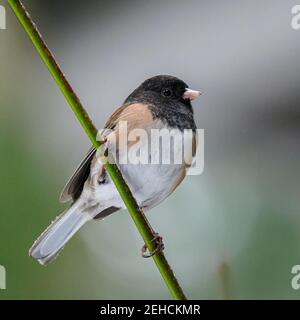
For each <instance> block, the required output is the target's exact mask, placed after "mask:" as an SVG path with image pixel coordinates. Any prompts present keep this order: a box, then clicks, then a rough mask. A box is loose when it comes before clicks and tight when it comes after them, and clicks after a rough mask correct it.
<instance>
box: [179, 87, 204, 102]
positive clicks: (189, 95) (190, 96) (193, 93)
mask: <svg viewBox="0 0 300 320" xmlns="http://www.w3.org/2000/svg"><path fill="white" fill-rule="evenodd" d="M200 95H201V92H200V91H197V90H191V89H189V88H186V89H185V93H184V94H183V96H182V97H183V99H184V100H190V101H193V100H195V99H197V98H198V97H199V96H200Z"/></svg>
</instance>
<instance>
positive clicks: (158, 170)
mask: <svg viewBox="0 0 300 320" xmlns="http://www.w3.org/2000/svg"><path fill="white" fill-rule="evenodd" d="M120 169H121V172H122V174H123V176H124V179H125V180H126V182H127V183H128V185H129V188H130V190H131V191H132V192H133V194H134V196H135V199H136V200H137V202H138V204H139V206H141V207H142V208H145V209H150V208H152V207H154V206H156V205H157V204H158V203H160V202H161V201H163V200H164V199H165V198H166V197H167V196H169V195H170V193H171V192H172V191H173V190H174V187H175V186H176V184H177V181H178V180H179V179H180V177H181V176H182V170H183V168H182V165H176V164H127V165H121V166H120Z"/></svg>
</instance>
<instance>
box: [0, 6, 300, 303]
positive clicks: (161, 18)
mask: <svg viewBox="0 0 300 320" xmlns="http://www.w3.org/2000/svg"><path fill="white" fill-rule="evenodd" d="M24 3H25V4H26V6H27V8H28V10H29V11H30V13H31V15H32V17H33V19H34V20H35V21H36V23H37V25H38V26H39V29H40V31H41V32H42V34H43V35H44V38H45V40H46V42H47V43H48V45H49V47H50V48H51V50H52V51H53V53H54V55H55V56H56V58H57V60H58V62H59V64H60V65H61V67H62V69H63V70H64V72H65V73H66V75H67V77H68V79H69V80H70V82H71V84H72V85H73V86H74V89H75V91H76V92H77V93H78V95H79V97H80V98H81V100H82V102H83V104H84V105H85V106H86V108H87V110H88V112H89V113H90V115H91V117H92V118H93V119H94V122H95V123H96V125H97V126H98V127H99V128H100V127H102V126H103V124H104V122H105V120H106V119H107V117H108V116H109V115H110V114H111V113H112V112H113V111H114V110H115V109H116V107H118V106H120V104H121V103H122V101H123V100H124V99H125V98H126V97H127V95H128V94H129V93H130V92H131V91H132V90H133V89H134V88H135V87H136V86H137V85H138V84H139V83H140V82H142V81H143V80H144V79H146V78H148V77H150V76H153V75H156V74H172V75H176V76H178V77H180V78H182V79H184V80H185V81H186V82H187V83H188V84H189V85H190V87H192V88H195V89H199V90H201V91H202V92H203V93H204V94H203V96H201V98H200V99H199V100H198V101H196V102H195V103H194V110H195V116H196V119H197V124H198V127H199V128H204V129H205V170H204V173H203V174H202V175H201V176H190V177H188V178H187V179H186V180H185V181H184V183H183V184H182V185H181V186H180V188H179V189H177V191H176V192H175V193H174V194H173V195H172V196H171V197H170V198H168V199H167V200H166V201H165V202H164V203H163V204H162V205H160V206H159V207H157V208H155V209H153V210H152V211H151V213H150V214H149V215H148V217H149V219H150V221H151V223H152V225H153V227H154V228H155V229H156V230H157V231H158V232H159V233H160V234H161V235H163V236H164V241H165V245H166V249H165V253H166V255H167V257H168V259H169V261H170V263H171V265H172V266H173V268H174V271H175V273H176V275H177V276H178V279H179V281H180V282H181V283H182V286H183V288H184V290H185V291H186V294H187V295H188V297H189V298H193V299H210V298H215V299H224V298H238V299H245V298H247V299H253V298H256V299H265V298H271V299H275V298H283V299H286V298H292V299H298V298H300V291H295V290H293V289H292V287H291V279H292V275H291V268H292V266H293V265H295V264H300V232H299V231H300V199H299V193H300V173H299V159H300V150H299V138H300V110H299V104H300V86H299V83H300V63H299V57H300V30H299V31H295V30H293V29H292V28H291V25H290V22H291V18H292V15H291V8H292V6H293V5H295V4H296V3H295V1H287V0H285V1H280V0H272V1H271V0H268V1H267V0H263V1H250V0H247V1H235V0H230V1H229V0H225V1H222V2H221V1H211V0H210V1H208V0H207V1H199V0H198V1H196V0H186V1H171V0H163V1H154V0H153V1H108V0H107V1H99V0H98V1H96V0H93V1H92V0H89V1H71V0H70V1H67V0H65V1H58V0H55V1H54V0H53V1H45V0H44V1H37V0H27V1H24ZM0 4H1V5H4V6H5V7H6V9H7V10H6V11H7V30H0V119H1V126H0V150H1V151H0V164H1V170H0V183H1V184H0V200H1V207H0V264H2V265H4V266H5V267H6V270H7V290H5V291H4V290H0V299H9V298H10V299H11V298H15V299H46V298H50V299H135V298H138V299H168V298H169V297H170V296H169V293H168V291H167V289H166V288H165V285H164V283H163V282H162V279H161V277H160V275H159V273H158V271H157V269H156V268H155V266H154V263H153V262H152V261H151V260H150V259H149V260H145V259H142V258H141V257H140V248H141V246H142V244H143V243H142V240H141V238H140V235H139V234H138V232H137V230H136V228H135V226H134V224H133V222H132V220H131V218H130V216H129V215H128V214H127V212H126V211H123V212H121V213H118V214H116V215H113V216H111V217H110V218H108V219H106V220H104V221H102V222H101V223H100V222H98V223H96V222H95V223H90V224H88V225H86V226H85V227H84V228H83V229H82V230H81V231H80V232H79V233H78V234H77V235H76V236H75V237H74V239H72V241H71V242H70V243H69V244H68V245H67V246H66V248H65V249H64V251H63V252H62V253H61V255H60V256H59V258H58V259H57V260H56V261H55V262H54V263H53V264H52V265H50V266H48V267H47V268H44V267H42V266H40V265H38V264H37V263H36V262H35V261H34V260H33V259H31V258H29V257H28V256H27V252H28V249H29V247H30V246H31V244H32V242H33V241H34V240H35V238H36V237H37V236H38V235H39V234H40V232H41V231H43V230H44V228H45V227H46V226H47V225H48V224H49V222H50V221H51V220H52V219H53V218H54V217H55V216H56V215H57V214H58V213H59V212H60V211H62V210H63V209H64V207H65V206H63V205H61V204H59V203H58V196H59V193H60V191H61V188H62V187H63V185H64V183H65V181H66V180H67V179H68V178H69V176H70V175H71V173H72V171H73V170H74V168H75V167H76V165H77V164H78V163H79V161H80V160H81V158H82V157H83V156H84V155H85V153H86V152H87V150H88V148H89V146H90V142H89V141H88V138H87V136H86V135H85V133H84V132H83V130H82V129H81V127H80V125H79V124H78V122H77V120H76V119H75V117H74V115H73V114H72V111H71V109H70V107H69V106H68V104H67V102H66V101H65V99H64V97H63V96H62V94H61V92H60V91H59V89H58V88H57V86H56V84H55V83H54V81H53V79H52V78H51V76H50V75H49V72H48V71H47V69H46V68H45V66H44V65H43V63H42V62H41V60H40V58H39V56H38V55H37V53H36V51H35V50H34V48H33V46H32V44H31V42H30V41H29V40H28V38H27V36H26V35H25V32H24V31H23V29H22V28H21V26H20V24H19V23H18V21H17V19H16V18H15V16H14V15H13V13H12V12H11V10H10V8H9V7H8V5H7V3H6V2H5V1H0Z"/></svg>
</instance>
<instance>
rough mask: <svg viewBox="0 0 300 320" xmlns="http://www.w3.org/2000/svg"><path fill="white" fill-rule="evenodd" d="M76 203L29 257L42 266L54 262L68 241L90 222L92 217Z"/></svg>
mask: <svg viewBox="0 0 300 320" xmlns="http://www.w3.org/2000/svg"><path fill="white" fill-rule="evenodd" d="M78 202H79V201H77V202H75V203H74V204H73V205H72V206H71V207H70V208H69V209H67V210H66V211H64V212H63V213H62V214H60V215H59V216H58V217H57V218H56V219H55V220H54V221H53V222H52V223H51V225H50V226H49V227H48V228H47V229H46V230H45V231H44V232H43V233H42V234H41V235H40V236H39V238H38V239H37V240H36V241H35V242H34V244H33V246H32V247H31V249H30V250H29V255H30V256H32V257H33V258H35V259H37V260H38V262H39V263H40V264H42V265H47V264H48V263H50V262H51V261H53V260H54V259H55V258H56V257H57V255H58V254H59V252H60V251H61V250H62V249H63V247H64V245H65V244H66V243H67V241H68V240H69V239H70V238H71V237H72V236H73V235H74V234H75V233H76V232H77V231H78V230H79V229H80V228H81V227H82V226H83V225H84V224H85V223H86V222H87V221H89V220H91V218H92V217H91V216H90V215H89V214H87V213H86V212H84V210H82V208H80V206H79V203H78Z"/></svg>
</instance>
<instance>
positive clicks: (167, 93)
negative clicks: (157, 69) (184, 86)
mask: <svg viewBox="0 0 300 320" xmlns="http://www.w3.org/2000/svg"><path fill="white" fill-rule="evenodd" d="M161 93H162V95H163V96H164V97H171V95H172V90H171V89H163V91H162V92H161Z"/></svg>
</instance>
